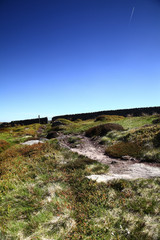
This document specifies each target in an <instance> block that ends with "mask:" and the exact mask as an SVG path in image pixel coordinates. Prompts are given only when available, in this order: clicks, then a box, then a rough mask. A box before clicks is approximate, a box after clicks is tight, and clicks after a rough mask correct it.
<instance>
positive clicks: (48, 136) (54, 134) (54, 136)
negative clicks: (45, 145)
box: [46, 131, 58, 139]
mask: <svg viewBox="0 0 160 240" xmlns="http://www.w3.org/2000/svg"><path fill="white" fill-rule="evenodd" d="M57 136H58V134H57V132H55V131H51V132H49V133H48V134H47V136H46V138H47V139H51V138H56V137H57Z"/></svg>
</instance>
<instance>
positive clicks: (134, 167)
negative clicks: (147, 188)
mask: <svg viewBox="0 0 160 240" xmlns="http://www.w3.org/2000/svg"><path fill="white" fill-rule="evenodd" d="M78 137H79V138H81V144H79V145H77V147H76V148H72V147H71V146H70V145H69V144H68V141H67V138H68V137H67V136H65V135H60V136H59V137H58V139H59V141H60V144H61V146H63V147H67V148H69V149H70V150H71V151H72V152H77V153H78V154H80V155H84V156H86V157H89V158H90V159H92V160H95V161H98V162H100V163H102V164H106V165H109V172H107V173H106V174H101V175H90V176H87V178H89V179H92V180H95V181H97V182H107V181H110V180H113V179H138V178H153V177H160V168H159V167H157V166H156V164H147V163H139V162H138V160H137V161H131V160H128V161H123V160H121V159H113V158H110V157H108V156H106V155H104V150H103V149H102V148H101V147H100V146H97V145H94V143H93V142H92V141H91V140H90V139H88V138H87V137H85V136H80V135H79V136H78Z"/></svg>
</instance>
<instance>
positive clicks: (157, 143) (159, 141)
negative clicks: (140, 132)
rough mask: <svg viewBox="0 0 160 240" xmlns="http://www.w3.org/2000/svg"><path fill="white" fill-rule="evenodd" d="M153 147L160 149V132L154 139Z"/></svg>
mask: <svg viewBox="0 0 160 240" xmlns="http://www.w3.org/2000/svg"><path fill="white" fill-rule="evenodd" d="M153 145H154V146H155V147H160V131H159V132H158V133H157V134H156V135H155V137H154V139H153Z"/></svg>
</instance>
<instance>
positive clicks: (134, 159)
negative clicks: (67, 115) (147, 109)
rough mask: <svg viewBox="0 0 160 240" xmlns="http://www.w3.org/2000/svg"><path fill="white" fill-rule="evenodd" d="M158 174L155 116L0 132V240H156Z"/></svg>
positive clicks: (159, 133)
mask: <svg viewBox="0 0 160 240" xmlns="http://www.w3.org/2000/svg"><path fill="white" fill-rule="evenodd" d="M35 140H40V141H39V142H38V141H37V142H38V143H37V142H36V143H35V142H34V141H35ZM34 143H35V144H34ZM29 144H30V145H29ZM137 164H140V165H137ZM132 166H140V170H142V171H141V172H139V173H143V169H144V170H146V169H148V171H149V174H148V175H146V176H145V175H144V176H143V174H142V176H140V175H137V176H136V177H135V178H134V177H133V178H131V179H127V178H125V177H124V178H123V177H122V178H114V179H113V180H110V181H108V180H105V181H96V179H92V178H90V176H102V175H103V176H104V175H105V176H110V175H111V174H113V173H114V174H115V173H116V174H117V175H118V174H119V173H120V174H123V173H125V174H126V172H125V171H126V169H127V170H128V167H132ZM159 166H160V115H159V114H153V115H146V114H143V115H142V116H138V117H133V116H127V117H124V116H117V115H100V116H97V117H96V118H95V119H87V120H81V119H76V120H75V121H71V120H68V119H64V118H63V119H62V118H60V119H56V120H55V121H53V122H51V123H48V124H38V123H37V124H30V125H27V126H23V125H16V126H14V127H10V126H8V127H2V128H0V239H2V240H3V239H4V240H5V239H6V240H12V239H13V240H14V239H15V240H17V239H19V240H22V239H24V240H32V239H35V240H49V239H59V240H61V239H68V240H69V239H73V240H78V239H86V240H87V239H90V240H91V239H99V240H101V239H105V240H106V239H108V240H110V239H111V240H112V239H117V240H118V239H129V240H139V239H141V240H158V239H159V238H160V216H159V212H160V196H159V192H160V178H159V177H160V174H159V172H158V171H159ZM134 169H135V168H132V172H133V170H134ZM152 170H153V172H154V170H155V172H156V174H155V175H154V174H153V173H152ZM114 171H116V172H114ZM129 174H130V172H129ZM117 175H116V176H117Z"/></svg>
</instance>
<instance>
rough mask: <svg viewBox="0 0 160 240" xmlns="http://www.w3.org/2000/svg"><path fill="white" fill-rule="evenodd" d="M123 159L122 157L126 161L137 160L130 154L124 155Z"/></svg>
mask: <svg viewBox="0 0 160 240" xmlns="http://www.w3.org/2000/svg"><path fill="white" fill-rule="evenodd" d="M121 159H122V160H125V161H135V160H136V159H135V158H133V157H130V156H128V155H126V156H122V157H121Z"/></svg>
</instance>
